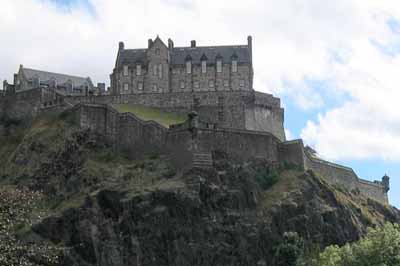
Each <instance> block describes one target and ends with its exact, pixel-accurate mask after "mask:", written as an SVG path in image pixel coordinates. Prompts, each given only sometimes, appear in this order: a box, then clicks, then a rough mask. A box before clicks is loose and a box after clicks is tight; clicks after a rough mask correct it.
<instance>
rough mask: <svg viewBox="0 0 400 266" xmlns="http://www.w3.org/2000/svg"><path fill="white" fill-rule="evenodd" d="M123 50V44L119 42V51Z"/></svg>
mask: <svg viewBox="0 0 400 266" xmlns="http://www.w3.org/2000/svg"><path fill="white" fill-rule="evenodd" d="M124 48H125V44H124V42H119V49H120V50H124Z"/></svg>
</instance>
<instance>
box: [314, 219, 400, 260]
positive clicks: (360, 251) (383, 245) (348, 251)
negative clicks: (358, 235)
mask: <svg viewBox="0 0 400 266" xmlns="http://www.w3.org/2000/svg"><path fill="white" fill-rule="evenodd" d="M317 265H320V266H398V265H400V225H398V224H391V223H387V224H385V226H383V227H379V228H370V229H369V230H368V233H367V235H366V236H365V237H364V238H362V239H360V240H359V241H357V242H354V243H350V244H346V245H344V246H343V247H338V246H336V245H333V246H330V247H328V248H326V249H325V251H324V252H322V253H321V254H320V256H319V259H318V263H317Z"/></svg>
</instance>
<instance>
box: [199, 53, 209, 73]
mask: <svg viewBox="0 0 400 266" xmlns="http://www.w3.org/2000/svg"><path fill="white" fill-rule="evenodd" d="M200 61H201V73H203V74H205V73H207V57H206V55H205V54H203V55H202V56H201V58H200Z"/></svg>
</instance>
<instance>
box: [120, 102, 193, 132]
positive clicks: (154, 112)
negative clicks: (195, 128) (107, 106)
mask: <svg viewBox="0 0 400 266" xmlns="http://www.w3.org/2000/svg"><path fill="white" fill-rule="evenodd" d="M114 107H115V108H116V109H117V110H118V111H119V112H123V113H127V112H129V113H133V114H135V115H136V116H137V117H139V118H140V119H143V120H145V121H149V120H153V121H156V122H158V123H160V124H161V125H163V126H165V127H169V126H170V125H173V124H179V123H182V122H184V121H185V120H186V117H185V116H184V115H180V114H176V113H170V112H163V111H161V110H159V109H156V108H151V107H145V106H140V105H129V104H118V105H114Z"/></svg>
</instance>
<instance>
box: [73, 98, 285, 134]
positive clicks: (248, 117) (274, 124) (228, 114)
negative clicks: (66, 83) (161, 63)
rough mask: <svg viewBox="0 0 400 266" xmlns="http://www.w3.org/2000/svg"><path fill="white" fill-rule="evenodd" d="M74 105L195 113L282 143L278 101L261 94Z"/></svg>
mask: <svg viewBox="0 0 400 266" xmlns="http://www.w3.org/2000/svg"><path fill="white" fill-rule="evenodd" d="M66 101H68V102H70V103H72V104H76V103H79V102H82V103H101V104H132V105H143V106H149V107H154V108H160V109H162V110H165V111H168V112H175V113H181V114H187V113H189V112H190V111H192V110H196V111H197V112H198V114H199V118H200V120H202V121H205V122H209V123H215V124H217V125H218V126H219V127H224V128H236V129H248V130H255V131H265V132H271V133H272V134H274V135H275V136H276V137H278V138H279V139H280V140H281V141H284V140H285V133H284V129H283V109H281V108H280V101H279V99H277V98H275V97H272V95H269V94H264V93H254V92H253V91H248V92H243V91H240V92H232V91H226V92H195V93H193V92H186V93H185V92H175V93H165V94H161V93H142V94H129V95H119V96H111V95H101V96H92V97H68V98H67V99H66Z"/></svg>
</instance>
